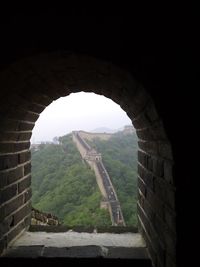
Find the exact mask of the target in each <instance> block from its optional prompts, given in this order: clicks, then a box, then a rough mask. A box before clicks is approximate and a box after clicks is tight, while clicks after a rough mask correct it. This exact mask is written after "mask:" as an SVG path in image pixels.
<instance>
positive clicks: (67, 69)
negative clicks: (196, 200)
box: [0, 52, 176, 266]
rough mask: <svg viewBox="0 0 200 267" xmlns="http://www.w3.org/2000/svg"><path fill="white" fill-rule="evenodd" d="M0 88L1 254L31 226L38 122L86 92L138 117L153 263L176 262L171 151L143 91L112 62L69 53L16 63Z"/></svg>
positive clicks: (141, 214)
mask: <svg viewBox="0 0 200 267" xmlns="http://www.w3.org/2000/svg"><path fill="white" fill-rule="evenodd" d="M0 85H1V87H2V89H3V90H2V91H1V93H0V97H1V101H0V102H1V106H0V114H1V117H0V127H1V129H0V175H1V180H0V181H1V184H0V185H1V195H0V205H1V206H0V211H1V222H2V226H3V227H2V229H3V230H2V238H1V250H3V249H4V248H6V247H7V245H8V244H9V242H11V241H12V240H13V239H14V238H15V237H16V236H17V235H18V234H20V232H21V231H23V230H24V229H27V228H28V226H29V224H30V206H31V204H30V198H31V189H30V182H31V162H30V160H31V158H30V151H29V147H30V137H31V132H32V129H33V127H34V123H35V121H36V120H37V119H38V117H39V114H40V113H41V112H42V111H43V109H45V107H46V106H48V105H49V104H50V103H51V102H52V101H53V100H55V99H57V98H59V97H61V96H66V95H68V94H70V93H72V92H79V91H85V92H94V93H97V94H100V95H104V96H106V97H108V98H110V99H112V100H113V101H115V102H116V103H118V104H119V105H120V106H121V107H122V108H123V109H124V110H125V111H126V113H127V114H128V116H129V118H130V119H131V120H132V123H133V125H134V127H135V128H136V132H137V135H138V138H139V151H138V218H139V225H140V231H141V233H142V234H143V236H144V237H145V239H146V242H147V245H148V249H149V253H150V256H151V258H152V260H153V262H154V263H155V264H157V263H160V264H161V266H165V265H164V264H165V263H166V262H170V263H171V264H173V262H174V261H175V243H176V229H175V215H176V214H175V187H174V182H173V175H172V167H173V155H172V149H171V145H170V142H169V140H168V138H167V136H166V134H165V130H164V126H163V123H162V120H161V118H160V117H159V114H158V113H157V111H156V108H155V106H154V103H153V100H152V99H151V97H150V96H149V95H148V94H147V92H146V90H145V89H144V88H143V86H142V85H141V84H139V83H138V82H136V81H135V80H134V78H133V77H132V75H131V74H130V73H128V72H127V71H125V70H123V69H120V68H118V67H117V66H114V65H113V64H111V63H108V62H104V61H100V60H97V59H94V58H92V57H88V56H84V55H75V54H73V53H67V52H56V53H51V54H46V55H40V56H36V57H34V58H27V59H24V60H23V61H20V62H17V63H15V64H13V65H11V66H9V67H8V68H7V70H5V71H4V72H2V73H1V74H0ZM166 264H167V263H166ZM171 266H173V265H171Z"/></svg>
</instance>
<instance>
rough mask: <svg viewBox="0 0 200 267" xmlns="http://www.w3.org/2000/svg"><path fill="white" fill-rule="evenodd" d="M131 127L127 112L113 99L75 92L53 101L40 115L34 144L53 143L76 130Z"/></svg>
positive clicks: (35, 128) (33, 137)
mask: <svg viewBox="0 0 200 267" xmlns="http://www.w3.org/2000/svg"><path fill="white" fill-rule="evenodd" d="M127 124H132V123H131V120H130V119H129V117H128V116H127V115H126V112H125V111H123V110H122V109H121V107H120V106H119V105H118V104H116V103H115V102H113V101H112V100H110V99H108V98H106V97H104V96H100V95H96V94H94V93H84V92H80V93H73V94H70V95H69V96H67V97H61V98H59V99H58V100H56V101H53V102H52V103H51V104H50V105H49V106H48V107H47V108H45V110H44V111H43V112H42V113H41V114H40V117H39V118H38V120H37V122H36V124H35V127H34V129H33V135H32V138H31V142H39V141H51V140H52V139H53V137H55V136H62V135H65V134H67V133H70V132H71V131H73V130H85V131H92V130H94V129H96V128H100V127H106V128H110V129H118V128H121V127H123V126H124V125H127Z"/></svg>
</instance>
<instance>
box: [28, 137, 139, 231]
mask: <svg viewBox="0 0 200 267" xmlns="http://www.w3.org/2000/svg"><path fill="white" fill-rule="evenodd" d="M59 140H60V144H59V145H55V144H41V145H40V147H39V150H37V151H32V189H33V197H32V204H33V206H34V207H35V208H37V209H39V210H42V211H44V212H51V213H53V214H55V215H56V216H58V217H59V219H60V221H61V222H63V223H64V224H66V225H70V226H74V225H87V226H88V225H93V226H95V225H97V226H100V225H102V226H103V225H104V226H105V225H111V220H110V216H109V213H108V211H107V210H105V209H100V201H101V194H100V191H99V189H98V186H97V183H96V178H95V175H94V173H93V171H92V170H90V168H89V167H88V165H87V164H86V163H85V162H84V161H83V160H82V159H81V156H80V154H79V152H78V150H77V149H76V146H75V145H74V143H73V141H72V136H71V135H70V134H69V135H66V136H63V137H60V138H59ZM92 145H93V146H95V148H96V149H97V150H98V151H99V152H101V153H102V157H103V162H104V164H105V166H106V168H107V171H108V173H109V175H110V177H111V179H112V181H113V185H114V187H115V189H116V191H117V194H118V197H119V200H120V203H121V207H122V211H123V214H124V218H125V221H126V224H127V225H136V224H137V221H136V151H137V142H136V136H135V135H123V134H120V133H117V134H114V135H113V137H112V138H111V139H110V140H108V141H102V140H99V139H95V140H94V142H93V143H92Z"/></svg>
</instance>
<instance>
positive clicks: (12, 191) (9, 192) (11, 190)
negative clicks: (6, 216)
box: [0, 184, 17, 204]
mask: <svg viewBox="0 0 200 267" xmlns="http://www.w3.org/2000/svg"><path fill="white" fill-rule="evenodd" d="M16 195H17V184H14V185H11V186H9V187H7V188H5V189H4V190H2V191H1V194H0V204H3V203H5V202H6V201H8V200H9V199H11V198H13V197H14V196H16Z"/></svg>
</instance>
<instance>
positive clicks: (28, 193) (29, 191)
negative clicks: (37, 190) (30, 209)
mask: <svg viewBox="0 0 200 267" xmlns="http://www.w3.org/2000/svg"><path fill="white" fill-rule="evenodd" d="M31 196H32V189H31V188H29V189H27V191H26V192H24V203H26V202H27V201H29V200H30V199H31Z"/></svg>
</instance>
